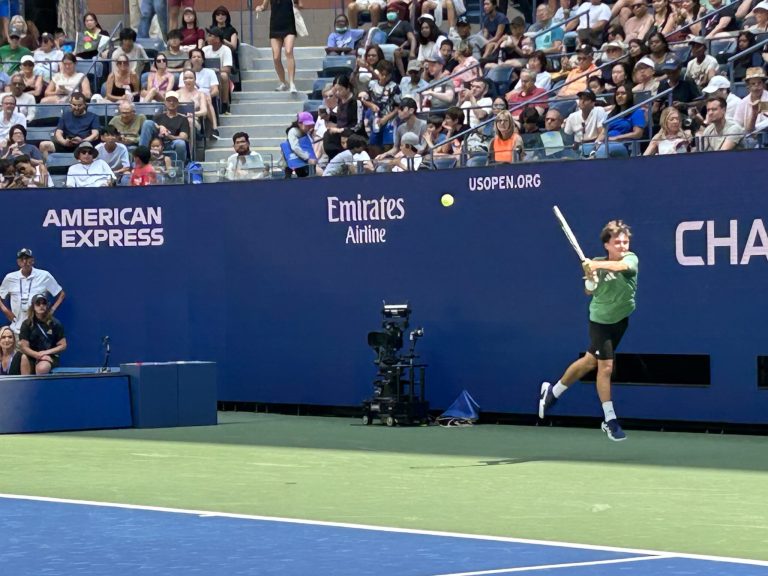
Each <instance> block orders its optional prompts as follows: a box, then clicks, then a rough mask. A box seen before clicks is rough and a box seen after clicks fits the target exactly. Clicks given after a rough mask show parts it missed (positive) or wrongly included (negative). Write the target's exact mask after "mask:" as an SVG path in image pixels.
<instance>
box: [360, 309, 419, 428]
mask: <svg viewBox="0 0 768 576" xmlns="http://www.w3.org/2000/svg"><path fill="white" fill-rule="evenodd" d="M381 315H382V323H381V330H379V331H376V332H369V333H368V346H370V347H371V348H372V349H373V351H374V352H375V353H376V359H375V360H374V361H373V363H374V364H375V365H376V367H377V374H376V378H375V379H374V381H373V398H372V399H370V400H366V401H365V402H363V423H364V424H370V423H371V422H372V421H373V419H374V418H376V417H378V418H379V419H380V420H381V421H382V422H383V423H384V424H386V425H387V426H394V425H395V424H421V423H423V422H426V421H427V420H428V412H429V403H428V402H426V401H425V400H424V376H425V369H426V367H427V365H426V364H419V363H416V358H418V356H417V354H416V343H417V342H418V340H419V338H421V337H422V336H424V328H422V327H419V328H416V329H415V330H412V331H411V332H410V333H408V339H409V341H410V346H409V347H408V350H407V352H406V353H402V352H401V350H402V348H403V345H404V342H403V339H404V336H405V334H406V333H407V332H408V327H409V320H410V316H411V307H410V305H409V304H407V303H406V304H387V303H386V302H385V303H384V306H383V308H382V311H381Z"/></svg>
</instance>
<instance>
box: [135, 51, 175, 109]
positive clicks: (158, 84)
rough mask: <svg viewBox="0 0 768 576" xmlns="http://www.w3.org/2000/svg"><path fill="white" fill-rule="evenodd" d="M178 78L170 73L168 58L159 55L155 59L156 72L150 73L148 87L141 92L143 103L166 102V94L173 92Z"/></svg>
mask: <svg viewBox="0 0 768 576" xmlns="http://www.w3.org/2000/svg"><path fill="white" fill-rule="evenodd" d="M175 80H176V77H175V75H174V74H173V73H171V72H169V71H168V57H167V56H166V55H165V54H158V55H157V56H156V57H155V70H154V72H150V73H149V77H148V78H147V87H146V88H145V89H144V90H142V91H141V101H142V102H165V93H166V92H168V91H169V90H173V87H174V83H175Z"/></svg>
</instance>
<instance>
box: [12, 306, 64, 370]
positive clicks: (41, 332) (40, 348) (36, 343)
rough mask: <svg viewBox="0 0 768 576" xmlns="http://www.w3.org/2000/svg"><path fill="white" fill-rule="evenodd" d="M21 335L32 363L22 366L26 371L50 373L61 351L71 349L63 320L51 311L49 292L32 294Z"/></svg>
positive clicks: (57, 361)
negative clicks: (47, 294) (60, 320)
mask: <svg viewBox="0 0 768 576" xmlns="http://www.w3.org/2000/svg"><path fill="white" fill-rule="evenodd" d="M19 339H20V342H19V349H20V350H21V352H22V354H24V355H25V356H26V357H27V359H28V360H29V366H28V367H25V366H22V374H25V373H26V374H32V373H34V374H49V373H50V372H51V370H52V369H53V368H56V366H58V365H59V354H61V353H62V352H64V350H66V349H67V339H66V338H65V337H64V327H63V326H62V325H61V322H59V321H58V320H56V318H54V317H53V315H52V314H51V310H50V308H49V307H48V298H47V297H46V296H45V294H36V295H35V296H33V297H32V306H30V308H29V311H28V312H27V319H26V320H24V322H22V323H21V331H20V332H19ZM24 368H26V370H28V371H25V370H24Z"/></svg>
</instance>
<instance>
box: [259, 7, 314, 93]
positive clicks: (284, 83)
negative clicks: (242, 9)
mask: <svg viewBox="0 0 768 576" xmlns="http://www.w3.org/2000/svg"><path fill="white" fill-rule="evenodd" d="M293 3H294V0H262V2H261V5H259V6H256V7H255V10H256V13H257V14H258V13H259V12H263V11H264V9H265V8H266V7H267V6H269V7H270V9H271V10H272V14H270V17H269V43H270V45H271V46H272V61H273V62H274V64H275V72H277V77H278V78H279V79H280V84H279V85H278V87H277V91H278V92H285V91H286V90H290V91H291V94H296V92H297V90H296V84H295V83H294V78H295V77H296V60H295V59H294V57H293V45H294V43H295V42H296V19H295V18H294V16H293ZM296 7H297V8H303V6H302V5H301V1H300V0H296ZM282 51H285V58H286V60H287V61H288V77H287V78H286V75H285V68H283V61H282V57H281V52H282Z"/></svg>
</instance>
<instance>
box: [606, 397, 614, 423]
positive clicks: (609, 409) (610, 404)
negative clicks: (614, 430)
mask: <svg viewBox="0 0 768 576" xmlns="http://www.w3.org/2000/svg"><path fill="white" fill-rule="evenodd" d="M603 414H605V421H606V422H610V421H611V420H616V412H614V411H613V402H610V401H609V402H603Z"/></svg>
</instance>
